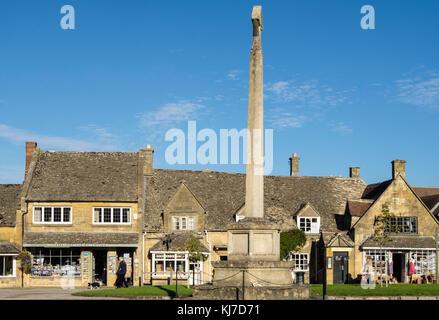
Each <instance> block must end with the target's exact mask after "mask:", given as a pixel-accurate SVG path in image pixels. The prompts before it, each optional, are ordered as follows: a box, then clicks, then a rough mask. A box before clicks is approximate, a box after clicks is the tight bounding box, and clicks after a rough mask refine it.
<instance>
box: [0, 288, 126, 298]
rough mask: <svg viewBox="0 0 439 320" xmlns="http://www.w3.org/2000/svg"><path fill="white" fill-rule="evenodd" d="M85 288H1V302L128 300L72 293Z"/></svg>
mask: <svg viewBox="0 0 439 320" xmlns="http://www.w3.org/2000/svg"><path fill="white" fill-rule="evenodd" d="M84 290H88V288H87V287H85V288H75V289H62V288H0V300H103V299H104V300H126V298H121V297H83V296H73V295H72V293H75V292H79V291H84Z"/></svg>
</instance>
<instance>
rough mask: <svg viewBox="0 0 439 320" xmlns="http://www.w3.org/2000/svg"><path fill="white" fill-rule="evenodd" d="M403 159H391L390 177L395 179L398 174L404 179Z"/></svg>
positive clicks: (404, 162)
mask: <svg viewBox="0 0 439 320" xmlns="http://www.w3.org/2000/svg"><path fill="white" fill-rule="evenodd" d="M406 162H407V161H405V160H393V161H392V179H396V177H397V176H398V175H400V176H401V177H403V178H404V179H405V164H406Z"/></svg>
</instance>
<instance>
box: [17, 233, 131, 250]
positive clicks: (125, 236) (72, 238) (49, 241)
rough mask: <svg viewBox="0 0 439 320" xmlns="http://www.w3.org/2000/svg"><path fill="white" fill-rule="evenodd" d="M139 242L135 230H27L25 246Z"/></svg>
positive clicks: (84, 245)
mask: <svg viewBox="0 0 439 320" xmlns="http://www.w3.org/2000/svg"><path fill="white" fill-rule="evenodd" d="M138 242H139V235H138V233H134V232H25V233H24V240H23V246H25V247H31V246H48V245H53V246H70V247H81V246H82V247H91V246H103V245H111V246H114V247H127V246H129V247H137V245H138Z"/></svg>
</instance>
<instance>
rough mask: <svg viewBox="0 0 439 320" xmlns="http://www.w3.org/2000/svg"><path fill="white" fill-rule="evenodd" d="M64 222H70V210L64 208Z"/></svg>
mask: <svg viewBox="0 0 439 320" xmlns="http://www.w3.org/2000/svg"><path fill="white" fill-rule="evenodd" d="M63 221H64V222H70V208H64V216H63Z"/></svg>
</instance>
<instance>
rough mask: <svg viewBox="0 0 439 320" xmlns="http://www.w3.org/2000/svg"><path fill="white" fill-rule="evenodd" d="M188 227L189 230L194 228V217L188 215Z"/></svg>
mask: <svg viewBox="0 0 439 320" xmlns="http://www.w3.org/2000/svg"><path fill="white" fill-rule="evenodd" d="M189 229H190V230H194V229H195V217H189Z"/></svg>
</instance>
